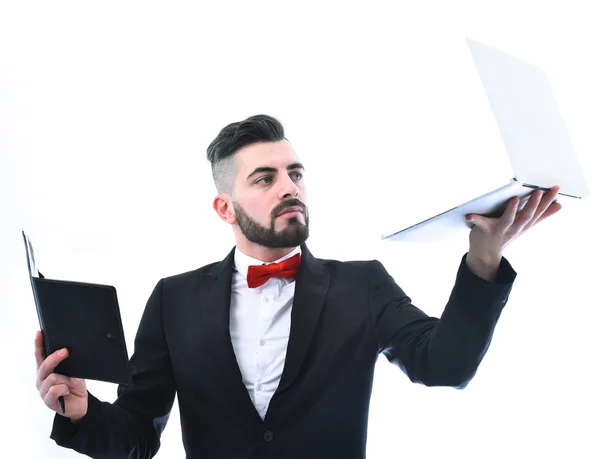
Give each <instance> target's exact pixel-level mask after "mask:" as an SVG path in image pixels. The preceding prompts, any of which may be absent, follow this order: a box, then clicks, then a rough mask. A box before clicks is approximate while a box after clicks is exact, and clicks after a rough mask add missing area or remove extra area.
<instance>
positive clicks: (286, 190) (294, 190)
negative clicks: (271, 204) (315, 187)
mask: <svg viewBox="0 0 600 459" xmlns="http://www.w3.org/2000/svg"><path fill="white" fill-rule="evenodd" d="M298 192H299V190H298V185H296V182H294V181H293V180H292V179H291V178H290V176H289V175H287V174H286V179H285V180H284V181H283V185H282V186H281V190H280V192H279V197H280V198H281V199H290V198H295V197H297V196H298Z"/></svg>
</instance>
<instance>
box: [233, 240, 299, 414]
mask: <svg viewBox="0 0 600 459" xmlns="http://www.w3.org/2000/svg"><path fill="white" fill-rule="evenodd" d="M297 253H301V249H300V247H297V248H296V249H295V250H293V251H292V252H290V253H289V254H287V255H286V256H284V257H282V258H280V259H279V260H276V261H274V262H273V263H278V262H280V261H282V260H285V259H287V258H290V257H292V256H294V255H296V254H297ZM262 264H271V263H263V262H262V261H260V260H256V259H254V258H251V257H249V256H247V255H245V254H243V253H242V252H240V251H239V250H238V249H237V248H236V249H235V254H234V272H233V278H232V283H231V311H230V316H229V332H230V334H231V342H232V344H233V350H234V352H235V356H236V359H237V362H238V366H239V368H240V371H241V373H242V379H243V382H244V384H245V386H246V389H247V390H248V394H249V395H250V399H251V400H252V402H253V403H254V406H255V407H256V411H257V412H258V414H259V415H260V417H261V418H263V419H264V418H265V414H266V412H267V408H268V407H269V402H270V400H271V397H272V396H273V394H274V393H275V390H276V389H277V386H278V385H279V380H280V379H281V374H282V373H283V365H284V363H285V356H286V353H287V345H288V339H289V336H290V323H291V313H292V303H293V300H294V289H295V286H296V281H295V279H284V278H281V277H273V278H271V279H269V280H268V281H267V282H265V283H264V284H263V285H261V286H260V287H257V288H249V287H248V284H247V280H246V275H247V273H248V267H249V266H251V265H262Z"/></svg>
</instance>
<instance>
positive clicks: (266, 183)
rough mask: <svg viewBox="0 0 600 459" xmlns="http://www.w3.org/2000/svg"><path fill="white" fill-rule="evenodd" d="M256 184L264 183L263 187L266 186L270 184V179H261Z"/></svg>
mask: <svg viewBox="0 0 600 459" xmlns="http://www.w3.org/2000/svg"><path fill="white" fill-rule="evenodd" d="M265 180H266V182H265ZM256 183H264V184H265V185H268V184H269V183H271V177H269V176H267V177H263V178H261V179H260V180H259V181H258V182H256Z"/></svg>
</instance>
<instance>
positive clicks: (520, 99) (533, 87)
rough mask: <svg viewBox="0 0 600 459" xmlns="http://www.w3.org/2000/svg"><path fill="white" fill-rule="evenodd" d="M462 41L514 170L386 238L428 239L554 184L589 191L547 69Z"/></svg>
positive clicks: (565, 192) (577, 194) (581, 193)
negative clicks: (495, 184) (471, 196)
mask: <svg viewBox="0 0 600 459" xmlns="http://www.w3.org/2000/svg"><path fill="white" fill-rule="evenodd" d="M467 44H468V46H469V49H470V51H471V54H472V56H473V59H474V61H475V65H476V67H477V70H478V72H479V76H480V77H481V81H482V83H483V87H484V89H485V92H486V95H487V98H488V100H489V102H490V105H491V108H492V111H493V113H494V116H495V119H496V122H497V123H498V127H499V129H500V134H501V136H502V139H503V141H504V145H505V147H506V151H507V153H508V155H509V157H510V163H511V166H512V170H513V173H514V177H512V178H511V179H510V180H509V181H508V183H507V184H506V185H504V186H502V187H500V188H497V189H494V190H490V191H489V192H488V193H485V194H483V195H481V196H478V197H476V198H474V199H472V200H470V201H468V202H465V203H463V204H461V205H458V206H456V207H454V208H452V209H448V210H447V211H445V212H442V213H441V214H439V215H435V216H433V217H431V218H428V219H427V220H424V221H421V222H419V223H416V224H414V225H411V226H408V227H405V228H402V229H399V230H398V231H394V232H391V233H385V234H383V235H382V239H385V240H398V241H399V240H412V241H428V240H432V239H440V238H441V236H443V235H447V234H448V233H450V232H453V231H455V230H456V231H461V230H465V229H469V228H471V227H472V224H471V223H469V222H467V221H466V216H467V215H468V214H470V213H475V214H480V215H486V216H500V215H501V214H502V212H503V211H504V209H505V208H506V205H507V203H508V200H509V199H510V198H512V197H514V196H518V197H520V198H521V203H520V206H519V210H520V209H522V208H523V207H524V206H525V204H526V203H527V200H528V198H529V197H530V195H531V194H532V193H533V192H534V191H535V190H537V189H541V190H547V189H549V188H550V187H551V186H553V185H559V186H560V191H559V195H560V196H565V197H567V198H570V199H581V198H585V197H587V196H588V195H589V191H588V188H587V185H586V182H585V179H584V176H583V172H582V170H581V168H580V166H579V164H578V163H577V159H576V157H575V154H574V151H573V147H572V145H571V141H570V139H569V135H568V133H567V129H566V127H565V125H564V123H563V120H562V116H561V114H560V112H559V109H558V105H557V103H556V100H555V99H554V96H553V94H552V90H551V88H550V83H549V81H548V78H547V76H546V72H545V71H544V70H542V69H540V68H539V67H536V66H534V65H532V64H530V63H528V62H524V61H522V60H520V59H517V58H515V57H513V56H510V55H509V54H506V53H504V52H502V51H499V50H497V49H494V48H491V47H489V46H487V45H484V44H483V43H480V42H478V41H476V40H473V39H471V38H467Z"/></svg>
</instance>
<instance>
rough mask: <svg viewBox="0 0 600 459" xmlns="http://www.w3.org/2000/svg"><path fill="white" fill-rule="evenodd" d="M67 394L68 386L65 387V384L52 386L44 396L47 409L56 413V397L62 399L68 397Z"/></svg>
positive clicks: (57, 405) (57, 407) (58, 404)
mask: <svg viewBox="0 0 600 459" xmlns="http://www.w3.org/2000/svg"><path fill="white" fill-rule="evenodd" d="M69 393H70V391H69V386H67V385H66V384H59V385H58V386H52V387H51V388H50V390H49V391H48V392H47V393H46V395H45V396H44V403H45V404H46V406H47V407H48V408H51V409H53V410H55V411H56V412H58V411H59V410H60V403H59V402H58V397H64V396H66V395H69Z"/></svg>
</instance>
